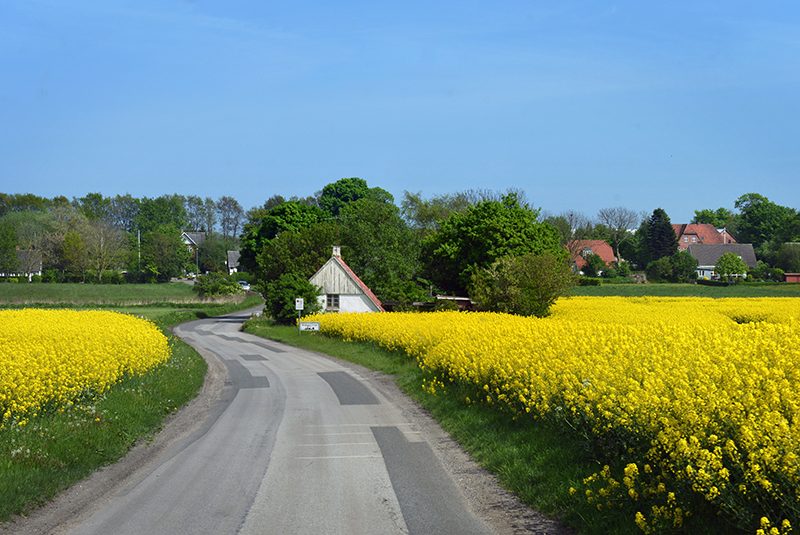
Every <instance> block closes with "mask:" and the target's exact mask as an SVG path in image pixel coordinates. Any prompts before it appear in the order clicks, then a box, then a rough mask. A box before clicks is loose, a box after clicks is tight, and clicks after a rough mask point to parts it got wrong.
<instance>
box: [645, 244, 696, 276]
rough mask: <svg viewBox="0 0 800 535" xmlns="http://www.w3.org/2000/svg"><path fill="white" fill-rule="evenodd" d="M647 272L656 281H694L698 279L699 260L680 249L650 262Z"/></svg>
mask: <svg viewBox="0 0 800 535" xmlns="http://www.w3.org/2000/svg"><path fill="white" fill-rule="evenodd" d="M645 273H646V274H647V278H648V279H649V280H652V281H655V282H694V281H695V280H697V260H696V259H695V258H694V257H693V256H692V255H690V254H689V253H688V252H687V251H679V252H677V253H675V254H674V255H672V256H664V257H661V258H659V259H658V260H654V261H652V262H650V263H649V264H647V268H646V269H645Z"/></svg>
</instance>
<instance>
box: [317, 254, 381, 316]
mask: <svg viewBox="0 0 800 535" xmlns="http://www.w3.org/2000/svg"><path fill="white" fill-rule="evenodd" d="M309 281H310V282H311V284H313V285H315V286H317V287H318V288H321V292H320V295H319V298H318V299H319V303H320V305H322V310H323V311H325V312H383V311H384V310H383V306H382V304H381V302H380V300H379V299H378V298H377V297H376V296H375V294H374V293H372V290H370V289H369V288H368V287H367V285H366V284H364V282H363V281H362V280H361V279H359V278H358V275H356V274H355V273H354V272H353V270H352V269H350V266H348V265H347V263H346V262H345V261H344V260H343V259H342V253H341V249H340V248H339V246H334V248H333V255H332V256H331V258H330V260H328V261H327V262H325V264H324V265H323V266H322V267H321V268H319V271H317V272H316V273H315V274H314V276H313V277H311V278H310V279H309Z"/></svg>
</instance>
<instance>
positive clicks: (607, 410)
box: [307, 297, 800, 533]
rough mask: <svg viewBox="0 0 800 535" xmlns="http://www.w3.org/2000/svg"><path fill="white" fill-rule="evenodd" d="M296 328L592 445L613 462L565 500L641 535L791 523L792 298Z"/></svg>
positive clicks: (796, 412)
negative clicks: (415, 367)
mask: <svg viewBox="0 0 800 535" xmlns="http://www.w3.org/2000/svg"><path fill="white" fill-rule="evenodd" d="M307 319H313V321H319V322H320V323H321V329H322V332H323V333H326V334H329V335H333V336H339V337H342V338H345V339H348V340H363V341H373V342H376V343H378V344H379V345H381V346H383V347H385V348H387V349H390V350H402V351H404V352H406V353H408V354H409V355H411V356H413V357H415V358H416V359H417V360H418V362H419V365H420V366H421V367H422V368H423V369H424V370H425V371H426V372H428V373H429V374H430V377H431V379H430V382H429V387H430V388H432V389H435V388H437V386H438V385H443V384H446V383H459V384H461V385H464V386H465V387H466V388H467V391H468V392H471V394H470V398H469V401H471V402H485V403H490V404H496V405H499V406H501V407H503V408H504V409H506V410H510V411H512V412H513V413H514V414H516V415H530V416H531V417H534V418H539V419H547V420H551V421H556V422H559V423H562V424H564V425H565V426H567V425H568V426H569V427H570V428H573V429H575V430H576V431H577V432H579V433H582V434H586V435H588V436H590V437H592V440H593V441H594V442H595V444H596V445H599V447H601V448H602V449H603V450H604V451H605V452H606V455H607V458H608V459H609V460H612V459H613V461H614V462H609V464H610V465H611V466H607V467H605V468H603V469H602V470H600V471H598V472H597V473H596V474H587V477H586V479H585V480H584V481H583V482H582V485H576V486H577V487H580V488H575V489H573V490H572V491H573V492H576V493H577V492H580V493H582V494H585V495H586V498H587V499H588V500H589V501H590V502H591V503H592V504H596V505H597V507H598V508H604V507H625V508H628V509H630V510H632V511H635V512H636V514H635V517H634V518H632V520H634V521H635V522H636V523H637V524H638V525H639V526H640V527H641V528H642V529H643V530H644V531H651V530H654V529H655V530H657V529H663V528H673V527H679V526H680V525H681V524H682V523H683V520H684V518H685V517H686V515H691V514H692V512H693V511H695V510H697V509H698V507H707V506H708V505H709V504H710V505H712V506H713V507H715V508H717V509H718V510H719V511H720V512H721V513H722V514H723V515H724V516H726V517H727V518H728V520H729V521H731V522H733V523H735V524H737V525H739V526H740V527H742V528H745V529H748V528H752V529H753V530H754V531H759V530H760V531H761V532H764V533H770V532H772V533H783V532H787V531H788V530H789V529H791V523H792V522H795V520H797V519H800V426H798V423H799V422H800V299H796V298H764V299H755V298H736V299H707V298H666V297H657V298H656V297H640V298H623V297H576V298H569V299H562V300H559V301H558V302H557V303H556V305H555V306H554V308H553V314H552V316H551V317H549V318H545V319H538V318H522V317H516V316H509V315H503V314H491V313H467V314H464V313H457V312H444V313H431V314H417V313H391V314H338V315H337V314H320V315H317V316H315V317H314V318H307ZM754 519H755V520H754ZM754 522H755V524H754Z"/></svg>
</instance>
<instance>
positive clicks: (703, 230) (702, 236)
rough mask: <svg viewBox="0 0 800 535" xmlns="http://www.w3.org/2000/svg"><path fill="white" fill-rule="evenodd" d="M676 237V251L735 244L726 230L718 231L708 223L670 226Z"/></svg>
mask: <svg viewBox="0 0 800 535" xmlns="http://www.w3.org/2000/svg"><path fill="white" fill-rule="evenodd" d="M672 229H673V230H674V231H675V235H676V236H677V237H678V249H679V250H681V251H685V250H686V249H688V248H689V246H690V245H699V244H702V245H717V244H722V245H725V244H729V243H736V240H734V239H733V236H731V235H730V234H728V231H727V229H724V228H721V229H718V228H716V227H714V225H710V224H708V223H689V224H679V225H672Z"/></svg>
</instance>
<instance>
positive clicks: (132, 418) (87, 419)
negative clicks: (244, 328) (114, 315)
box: [0, 284, 261, 521]
mask: <svg viewBox="0 0 800 535" xmlns="http://www.w3.org/2000/svg"><path fill="white" fill-rule="evenodd" d="M8 286H22V285H16V284H0V296H2V298H0V308H2V307H4V306H5V307H8V306H11V307H13V308H18V307H19V306H20V305H21V304H20V303H18V302H16V299H18V298H19V295H20V294H19V293H18V289H17V288H14V289H13V290H8V289H7V288H5V287H8ZM62 286H63V287H62ZM24 287H25V288H26V289H27V288H34V289H35V290H34V291H38V292H39V293H37V302H39V303H40V304H46V303H48V302H50V303H51V305H50V306H52V307H58V308H63V307H65V306H69V307H70V308H86V307H94V306H97V305H98V304H101V305H105V306H108V305H109V304H111V303H116V304H117V305H120V304H125V303H128V304H127V306H116V307H112V306H108V308H110V309H112V310H118V311H120V312H125V313H129V314H135V315H137V316H144V317H146V318H148V319H150V320H152V321H153V322H154V323H156V324H157V325H158V326H159V327H160V328H161V329H162V330H163V331H164V333H165V334H166V335H167V336H168V338H169V339H170V345H171V347H172V358H171V359H170V360H169V361H168V362H166V363H165V364H163V365H161V366H159V367H157V368H155V369H154V370H152V371H150V372H149V373H147V374H145V375H143V376H140V377H131V378H128V379H126V380H124V381H122V382H120V383H118V384H116V385H114V386H113V387H112V388H110V389H109V390H108V391H106V392H104V393H103V394H101V395H89V396H87V397H86V398H85V399H81V400H79V401H78V402H77V403H76V404H75V405H73V406H72V407H69V408H66V409H65V410H63V412H59V411H58V410H55V408H52V409H50V410H45V411H42V413H41V414H40V415H39V416H36V417H33V418H30V421H29V423H28V425H26V426H24V427H19V426H16V425H13V426H6V427H3V428H0V521H4V520H8V519H9V518H10V517H11V516H13V515H15V514H24V513H25V512H27V511H30V510H31V509H32V508H33V507H35V506H37V505H41V504H43V503H45V502H47V501H48V500H50V499H51V498H52V497H53V496H55V495H56V494H57V493H58V492H60V491H61V490H63V489H66V488H67V487H69V486H70V485H72V484H74V483H76V482H77V481H79V480H80V479H82V478H84V477H86V476H88V475H89V474H91V473H92V472H94V471H95V470H97V469H98V468H99V467H101V466H103V465H106V464H110V463H113V462H115V461H117V460H118V459H120V458H121V457H122V456H123V455H125V453H126V452H127V451H128V450H129V449H130V448H131V447H132V446H133V445H135V444H136V443H137V442H139V441H141V440H146V439H147V438H148V437H151V436H152V435H153V434H154V433H155V432H157V431H158V429H159V428H160V427H161V425H162V423H163V421H164V419H165V418H166V417H167V416H168V415H170V414H171V413H173V412H175V411H176V410H177V409H178V408H180V407H181V406H183V405H184V404H185V403H187V402H188V401H189V400H191V399H192V398H194V397H195V396H196V395H197V392H198V391H199V389H200V387H201V386H202V384H203V381H204V378H205V373H206V362H205V360H203V358H202V357H201V356H200V355H199V354H197V352H196V351H194V349H192V348H191V347H190V346H188V345H187V344H185V343H184V342H183V341H181V340H180V339H178V338H176V337H175V336H173V335H172V334H171V333H170V332H169V328H170V327H172V326H174V325H177V324H178V323H182V322H184V321H189V320H193V319H197V318H203V317H209V316H215V315H221V314H226V313H228V312H233V311H235V310H241V309H244V308H249V307H252V306H256V305H258V304H259V303H261V299H260V297H257V296H255V295H250V296H248V297H247V298H246V299H244V300H239V301H238V302H232V303H200V302H198V301H197V300H196V298H195V297H194V293H193V292H192V291H191V287H189V286H188V285H183V284H169V285H129V286H110V285H104V286H100V285H85V286H84V285H45V284H32V285H24ZM45 290H46V291H45ZM187 290H188V292H187ZM69 296H72V297H71V299H72V301H70V300H69V298H70V297H69ZM143 296H146V297H143ZM45 299H46V300H48V301H41V300H45ZM189 299H195V301H194V302H192V301H190V300H189ZM50 300H52V301H50ZM143 301H147V302H148V303H149V304H148V305H146V306H134V303H139V302H143Z"/></svg>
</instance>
